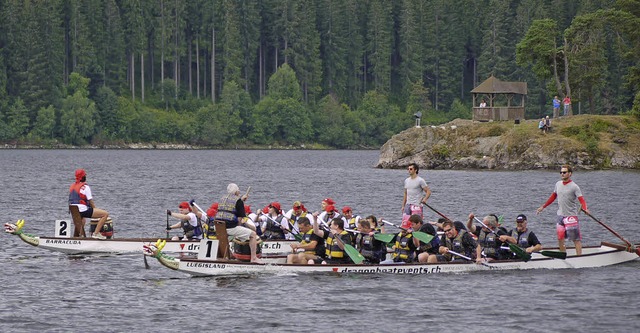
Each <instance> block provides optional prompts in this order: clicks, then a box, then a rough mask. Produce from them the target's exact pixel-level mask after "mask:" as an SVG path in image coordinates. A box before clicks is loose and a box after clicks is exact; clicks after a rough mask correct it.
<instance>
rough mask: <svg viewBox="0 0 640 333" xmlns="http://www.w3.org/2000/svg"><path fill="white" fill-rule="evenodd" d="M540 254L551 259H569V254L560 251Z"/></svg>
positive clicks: (541, 252)
mask: <svg viewBox="0 0 640 333" xmlns="http://www.w3.org/2000/svg"><path fill="white" fill-rule="evenodd" d="M540 254H542V255H543V256H545V257H550V258H556V259H562V260H564V259H567V252H560V251H540Z"/></svg>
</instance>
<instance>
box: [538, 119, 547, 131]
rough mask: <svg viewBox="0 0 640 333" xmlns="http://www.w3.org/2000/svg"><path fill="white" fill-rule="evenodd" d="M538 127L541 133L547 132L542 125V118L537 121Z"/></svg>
mask: <svg viewBox="0 0 640 333" xmlns="http://www.w3.org/2000/svg"><path fill="white" fill-rule="evenodd" d="M538 129H539V130H540V132H542V134H546V133H547V130H546V128H545V127H544V118H542V119H540V121H539V122H538Z"/></svg>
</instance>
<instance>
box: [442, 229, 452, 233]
mask: <svg viewBox="0 0 640 333" xmlns="http://www.w3.org/2000/svg"><path fill="white" fill-rule="evenodd" d="M451 230H453V229H452V228H449V229H447V230H443V231H444V232H449V231H451Z"/></svg>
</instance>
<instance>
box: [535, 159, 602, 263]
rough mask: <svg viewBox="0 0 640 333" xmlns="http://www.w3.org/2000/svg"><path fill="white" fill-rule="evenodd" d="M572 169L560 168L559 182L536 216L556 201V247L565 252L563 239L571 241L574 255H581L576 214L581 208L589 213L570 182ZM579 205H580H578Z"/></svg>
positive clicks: (580, 195)
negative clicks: (574, 248)
mask: <svg viewBox="0 0 640 333" xmlns="http://www.w3.org/2000/svg"><path fill="white" fill-rule="evenodd" d="M572 175H573V168H572V167H571V166H569V165H566V164H565V165H563V166H561V167H560V178H561V179H560V180H559V181H558V182H556V185H555V188H554V190H553V193H551V196H549V199H547V202H545V203H544V204H543V205H542V206H540V207H538V209H537V210H536V215H537V214H540V213H541V212H542V211H543V210H544V209H545V208H547V206H549V205H551V204H552V203H553V202H554V201H555V200H556V198H557V199H558V212H557V217H556V232H557V234H558V247H559V249H560V251H562V252H566V245H565V239H569V240H571V241H573V243H574V244H575V247H576V255H581V254H582V235H581V234H580V222H579V221H578V212H579V211H580V208H582V209H583V210H584V211H585V212H587V213H588V214H590V213H589V210H588V209H587V202H586V201H585V200H584V197H583V196H582V191H581V190H580V187H579V186H578V185H577V184H576V183H575V182H573V181H572V180H571V176H572ZM578 204H580V205H578Z"/></svg>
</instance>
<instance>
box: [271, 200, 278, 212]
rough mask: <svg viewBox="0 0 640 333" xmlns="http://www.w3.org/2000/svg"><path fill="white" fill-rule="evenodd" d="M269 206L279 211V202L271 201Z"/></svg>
mask: <svg viewBox="0 0 640 333" xmlns="http://www.w3.org/2000/svg"><path fill="white" fill-rule="evenodd" d="M269 207H273V208H275V209H276V210H277V211H280V203H279V202H275V201H274V202H272V203H270V204H269Z"/></svg>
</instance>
